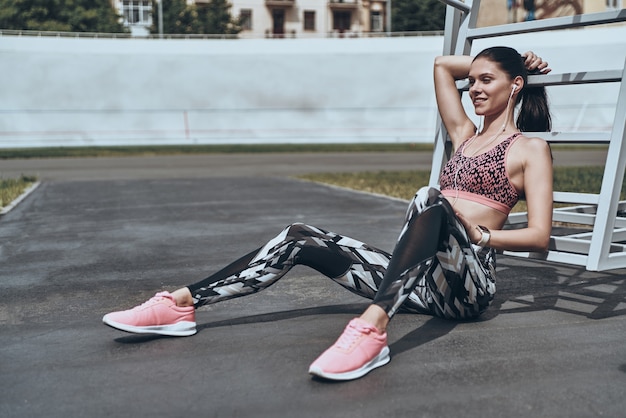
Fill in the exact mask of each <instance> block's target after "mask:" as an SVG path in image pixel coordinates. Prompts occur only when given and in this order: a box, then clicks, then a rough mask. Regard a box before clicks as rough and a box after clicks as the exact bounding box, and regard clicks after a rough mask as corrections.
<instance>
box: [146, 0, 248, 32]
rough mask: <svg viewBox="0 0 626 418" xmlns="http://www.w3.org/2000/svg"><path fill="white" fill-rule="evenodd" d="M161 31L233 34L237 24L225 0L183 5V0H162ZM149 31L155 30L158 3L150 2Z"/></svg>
mask: <svg viewBox="0 0 626 418" xmlns="http://www.w3.org/2000/svg"><path fill="white" fill-rule="evenodd" d="M162 1H163V4H162V5H161V8H162V9H163V33H167V34H184V35H191V34H219V35H225V34H237V33H239V32H240V30H241V28H240V26H239V22H238V20H235V19H233V18H232V16H231V15H230V7H231V5H230V4H229V3H228V1H227V0H212V1H211V2H209V3H201V4H192V5H187V3H186V1H185V0H162ZM152 16H153V18H152V27H151V28H150V32H152V33H159V7H158V4H157V3H156V2H154V3H153V5H152Z"/></svg>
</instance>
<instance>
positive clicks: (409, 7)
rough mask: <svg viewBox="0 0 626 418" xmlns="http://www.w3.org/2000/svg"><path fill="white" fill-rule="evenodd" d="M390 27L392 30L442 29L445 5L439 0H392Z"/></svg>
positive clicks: (444, 18)
mask: <svg viewBox="0 0 626 418" xmlns="http://www.w3.org/2000/svg"><path fill="white" fill-rule="evenodd" d="M391 12H392V13H391V28H392V30H393V31H394V32H415V31H425V30H443V29H444V26H445V20H446V6H445V5H444V4H443V3H442V2H440V1H439V0H392V5H391Z"/></svg>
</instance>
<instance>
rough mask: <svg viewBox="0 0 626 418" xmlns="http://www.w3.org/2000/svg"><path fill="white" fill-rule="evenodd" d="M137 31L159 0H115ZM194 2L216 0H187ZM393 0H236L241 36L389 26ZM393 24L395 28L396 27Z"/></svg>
mask: <svg viewBox="0 0 626 418" xmlns="http://www.w3.org/2000/svg"><path fill="white" fill-rule="evenodd" d="M111 1H112V4H113V6H114V7H115V9H116V10H117V11H118V13H119V14H120V16H122V17H123V19H124V24H125V25H126V26H128V27H129V28H130V29H131V33H132V35H133V36H147V35H149V34H150V32H149V30H150V26H151V25H152V3H153V1H156V0H111ZM186 1H187V3H188V4H194V3H198V4H200V3H208V2H210V0H186ZM392 1H393V0H230V3H231V5H232V7H231V14H232V16H234V17H240V18H242V24H243V30H242V32H241V33H240V35H239V36H240V37H241V38H263V37H265V38H306V37H327V36H336V37H350V36H360V35H362V34H363V33H383V32H388V31H389V23H388V22H389V17H390V16H389V15H388V10H389V9H390V7H391V2H392ZM625 2H626V0H534V5H535V12H534V18H536V19H543V18H549V17H558V16H571V15H575V14H581V13H595V12H601V11H605V10H611V9H621V8H622V7H624V4H623V3H625ZM523 4H524V0H482V2H481V12H480V14H479V18H478V26H493V25H500V24H504V23H507V22H520V21H523V20H525V19H526V17H527V11H526V10H525V9H524V7H523ZM391 30H393V28H391Z"/></svg>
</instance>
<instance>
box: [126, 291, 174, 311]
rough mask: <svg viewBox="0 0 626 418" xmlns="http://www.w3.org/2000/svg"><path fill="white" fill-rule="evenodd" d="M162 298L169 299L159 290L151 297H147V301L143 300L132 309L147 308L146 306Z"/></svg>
mask: <svg viewBox="0 0 626 418" xmlns="http://www.w3.org/2000/svg"><path fill="white" fill-rule="evenodd" d="M163 299H169V298H168V297H167V296H166V293H164V292H159V293H157V294H156V295H154V296H153V297H151V298H150V299H148V300H147V301H145V302H144V303H142V304H141V305H139V306H136V307H135V308H133V309H136V310H139V309H144V308H147V307H148V306H152V305H154V304H156V303H159V302H160V301H162V300H163Z"/></svg>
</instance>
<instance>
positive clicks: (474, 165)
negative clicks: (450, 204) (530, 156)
mask: <svg viewBox="0 0 626 418" xmlns="http://www.w3.org/2000/svg"><path fill="white" fill-rule="evenodd" d="M520 135H521V133H519V132H517V133H514V134H513V135H511V136H510V137H508V138H507V139H505V140H504V141H502V142H501V143H499V144H498V145H496V146H495V147H493V148H492V149H490V150H489V151H487V152H485V153H482V154H478V155H476V156H473V157H466V156H465V155H463V150H464V149H465V146H466V145H467V143H468V141H469V139H468V140H466V141H465V142H463V143H462V144H461V146H460V147H459V149H458V150H457V151H456V152H455V153H454V155H453V156H452V158H451V159H450V161H448V163H447V164H446V165H445V166H444V167H443V170H442V171H441V175H440V176H439V184H440V187H441V194H443V195H444V196H446V197H449V198H456V197H460V198H461V199H466V200H471V201H472V202H477V203H481V204H483V205H486V206H489V207H490V208H493V209H496V210H498V211H500V212H502V213H505V214H507V215H508V214H509V212H511V209H512V208H513V206H515V204H516V203H517V201H518V200H519V199H520V195H519V193H517V190H516V189H515V187H514V186H513V184H511V179H510V178H509V175H508V173H507V171H506V157H507V154H508V151H509V147H510V146H511V144H513V143H514V142H515V140H516V139H517V138H518V137H519V136H520Z"/></svg>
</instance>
